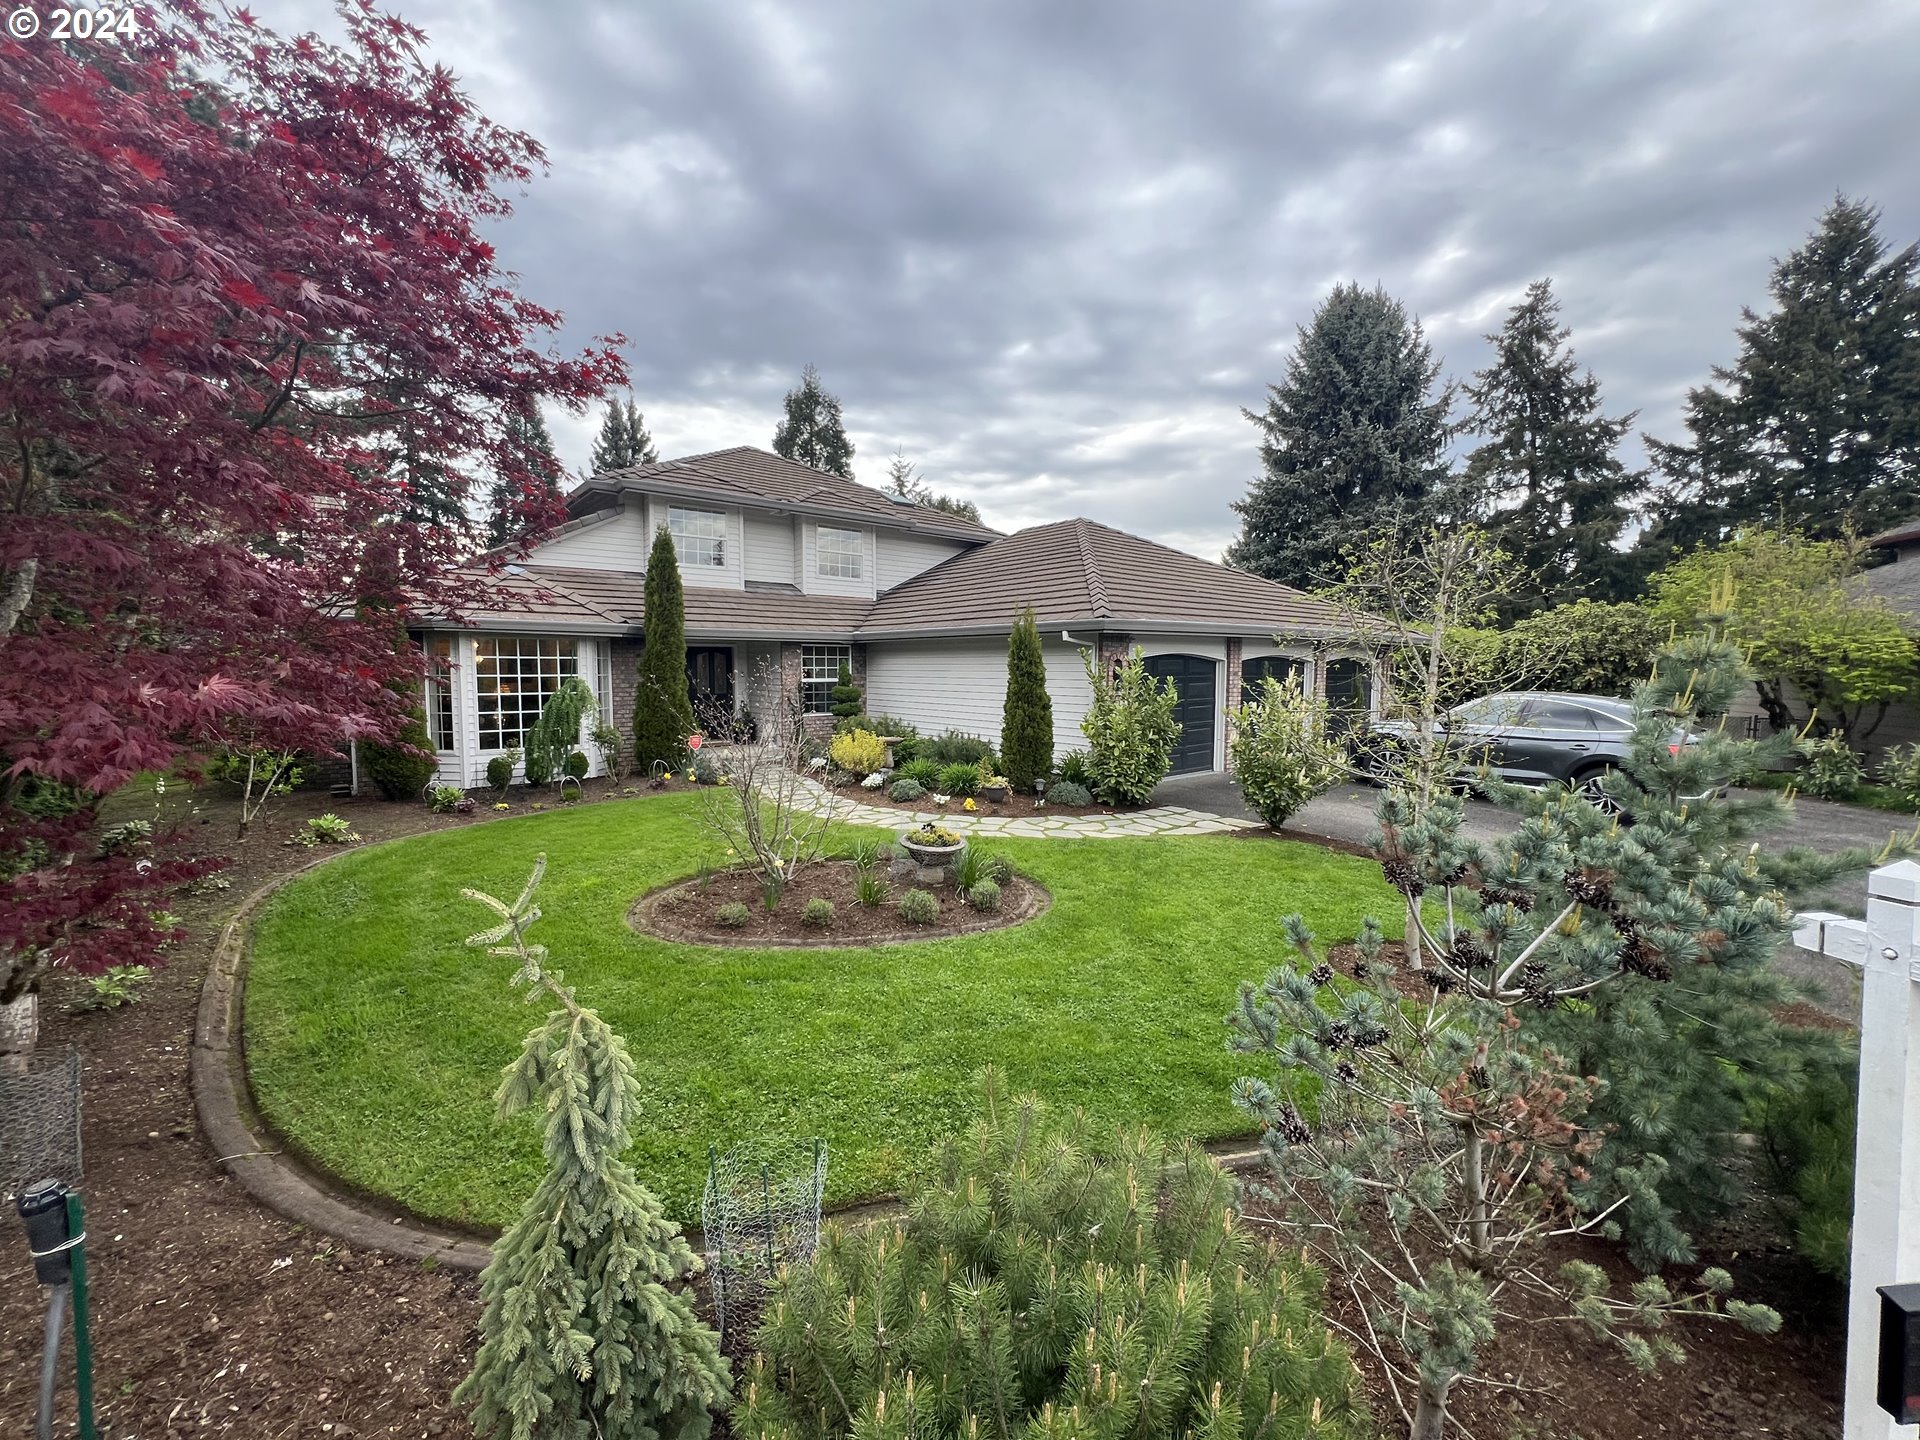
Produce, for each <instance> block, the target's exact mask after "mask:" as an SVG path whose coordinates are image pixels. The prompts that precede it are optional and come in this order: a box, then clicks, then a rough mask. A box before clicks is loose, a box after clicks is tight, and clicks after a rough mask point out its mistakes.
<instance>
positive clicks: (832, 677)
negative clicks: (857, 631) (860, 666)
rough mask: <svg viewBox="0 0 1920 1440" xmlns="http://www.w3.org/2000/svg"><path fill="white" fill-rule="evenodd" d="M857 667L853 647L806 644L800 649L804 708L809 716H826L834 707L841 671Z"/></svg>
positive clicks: (801, 697) (801, 699)
mask: <svg viewBox="0 0 1920 1440" xmlns="http://www.w3.org/2000/svg"><path fill="white" fill-rule="evenodd" d="M842 667H845V668H847V669H849V670H850V669H852V668H853V647H852V646H851V645H802V646H801V647H800V709H801V710H802V711H803V712H804V713H806V714H808V715H825V714H827V713H828V712H829V711H830V710H832V708H833V687H834V686H836V685H838V684H839V683H840V671H841V668H842Z"/></svg>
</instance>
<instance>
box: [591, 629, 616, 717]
mask: <svg viewBox="0 0 1920 1440" xmlns="http://www.w3.org/2000/svg"><path fill="white" fill-rule="evenodd" d="M593 655H594V666H593V703H594V706H595V709H596V715H597V718H596V719H595V721H594V723H595V724H596V725H611V724H613V646H611V645H609V644H608V643H607V642H606V641H605V640H602V641H601V642H600V643H599V644H597V645H595V646H594V647H593Z"/></svg>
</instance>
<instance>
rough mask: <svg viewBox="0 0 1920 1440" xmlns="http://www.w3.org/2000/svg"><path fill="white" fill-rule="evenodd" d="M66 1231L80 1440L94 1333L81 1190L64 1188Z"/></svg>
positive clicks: (90, 1432) (88, 1424) (89, 1399)
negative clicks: (70, 1245)
mask: <svg viewBox="0 0 1920 1440" xmlns="http://www.w3.org/2000/svg"><path fill="white" fill-rule="evenodd" d="M67 1233H68V1234H69V1235H72V1236H73V1237H74V1241H73V1393H74V1398H75V1400H76V1401H77V1403H78V1407H79V1410H80V1434H81V1437H82V1440H95V1437H94V1429H93V1333H92V1331H91V1330H90V1329H89V1328H88V1325H87V1219H86V1214H85V1212H84V1211H83V1210H82V1209H81V1206H80V1192H79V1191H78V1190H69V1191H67Z"/></svg>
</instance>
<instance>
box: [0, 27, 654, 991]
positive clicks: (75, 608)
mask: <svg viewBox="0 0 1920 1440" xmlns="http://www.w3.org/2000/svg"><path fill="white" fill-rule="evenodd" d="M342 15H343V17H344V20H345V22H346V26H347V32H348V39H347V41H346V43H344V44H343V45H333V44H329V43H327V42H324V41H322V40H320V39H318V38H315V37H313V36H297V37H291V38H287V37H282V36H278V35H275V34H273V33H271V32H269V31H267V30H265V29H263V28H261V27H260V26H259V25H258V24H257V23H256V22H255V21H254V19H253V18H252V17H251V16H250V15H248V13H247V12H245V11H244V10H242V11H237V12H227V11H220V10H211V9H208V8H206V7H203V6H200V5H197V4H192V3H187V4H177V3H176V4H175V5H173V6H171V7H169V9H168V11H167V12H166V13H162V12H161V10H160V9H159V7H154V8H153V9H145V8H143V12H142V25H143V27H144V28H143V29H142V30H141V32H140V33H139V34H138V35H137V37H135V38H134V39H131V40H116V41H113V42H108V41H96V42H94V43H93V44H92V45H91V46H90V47H74V48H65V47H62V46H61V45H59V44H55V43H49V42H47V41H45V40H34V41H27V42H15V41H10V40H6V39H5V38H4V37H0V476H3V477H4V478H3V479H0V777H3V778H0V885H4V890H3V891H0V1001H3V1000H8V999H11V998H13V996H15V995H17V994H19V993H21V992H22V991H24V990H26V989H28V988H30V987H31V986H32V985H33V983H34V981H35V979H36V977H37V975H38V973H39V970H40V969H41V967H43V966H44V965H45V964H47V963H61V964H68V965H72V966H74V967H76V968H80V969H89V968H94V967H97V966H99V965H102V964H105V963H108V962H110V961H127V960H136V959H141V958H144V954H143V953H142V952H143V951H144V950H147V949H150V947H151V944H152V942H153V941H155V940H156V939H157V938H158V935H157V932H156V931H154V929H153V927H152V926H151V925H150V924H149V923H148V920H147V909H148V907H147V905H146V904H145V903H143V902H142V900H141V898H140V894H139V892H140V891H141V890H142V889H150V888H151V887H154V886H157V885H162V884H167V883H176V882H177V881H178V880H179V878H181V876H182V875H184V874H186V873H189V871H188V870H187V869H184V868H182V867H183V864H184V862H180V861H173V862H166V861H164V859H161V860H156V858H155V856H154V855H153V854H151V853H149V854H147V855H145V856H140V855H138V854H119V855H114V856H106V857H102V856H100V855H99V854H98V853H97V851H96V847H95V844H94V842H93V841H92V840H91V839H90V838H89V836H88V829H89V822H90V819H91V817H90V816H89V815H88V814H87V813H86V812H85V811H84V810H83V811H82V812H80V813H79V814H76V815H67V816H57V815H56V816H47V815H45V814H44V813H43V814H42V815H41V816H40V818H35V816H34V815H32V814H29V813H27V808H26V800H27V798H28V794H27V792H28V790H29V789H31V788H32V787H33V786H35V785H36V784H42V785H43V784H44V783H45V782H59V783H60V784H62V785H68V786H74V787H78V788H79V790H80V791H81V792H82V796H83V798H88V797H99V796H102V795H105V794H107V793H110V792H111V791H113V790H114V789H115V788H116V787H118V786H121V785H123V784H125V783H126V782H127V781H128V780H129V778H130V777H132V776H134V775H135V774H136V773H138V772H140V771H143V770H157V769H164V768H166V767H168V766H170V765H172V764H174V763H176V762H177V761H178V760H179V758H180V757H181V754H182V751H183V748H184V747H189V746H193V745H196V744H204V743H207V742H216V743H218V742H222V741H225V740H228V739H232V738H234V737H235V736H238V735H247V736H251V737H257V738H260V739H262V740H264V741H268V742H270V743H273V744H276V745H283V746H297V747H300V748H304V749H307V750H312V751H316V752H323V753H333V752H337V751H339V750H340V749H341V748H342V747H343V746H344V745H345V743H346V742H347V740H348V739H350V738H351V737H355V736H388V737H390V736H392V735H393V734H394V733H395V732H396V731H397V729H398V726H399V723H400V721H401V719H402V715H403V711H404V709H405V708H406V706H407V704H408V703H409V702H408V701H407V700H406V698H404V696H403V694H402V693H401V690H404V689H405V688H406V687H404V686H402V687H400V689H399V690H396V689H395V688H391V684H392V682H396V681H399V680H401V679H404V678H405V677H408V676H410V675H417V674H418V673H419V670H418V666H419V663H420V662H419V659H418V657H417V656H415V655H413V654H411V653H410V652H408V651H407V649H406V647H404V646H403V645H397V644H396V639H397V633H398V630H397V623H396V617H399V619H400V620H404V617H405V614H406V612H407V611H408V609H409V608H410V607H420V606H424V605H438V606H439V607H440V608H443V609H446V608H453V609H457V604H456V597H454V596H452V595H451V594H450V593H448V592H449V587H450V583H451V582H450V580H449V578H448V577H447V571H448V567H449V566H450V565H452V564H453V563H454V562H456V561H458V560H460V559H461V558H462V557H464V556H468V555H471V553H472V551H473V549H474V548H475V546H474V544H473V540H474V536H473V533H472V532H471V530H470V528H469V524H468V520H467V516H466V502H467V499H468V496H469V495H470V494H472V493H474V492H475V491H476V490H477V489H479V488H481V487H491V486H493V485H494V484H496V483H499V482H504V483H505V484H506V485H507V486H509V487H510V488H511V489H512V490H515V491H518V492H519V493H520V494H522V495H524V496H525V497H526V514H525V517H524V518H525V520H526V522H527V524H528V526H529V528H531V529H534V530H537V529H538V528H539V526H540V524H541V523H542V522H543V521H550V520H551V519H552V518H554V517H552V516H551V515H550V514H547V513H546V509H547V507H551V506H552V505H553V501H552V500H551V499H550V498H547V491H546V487H545V485H544V483H543V482H542V480H541V477H538V476H535V475H533V474H532V473H530V472H529V470H528V468H527V465H526V462H525V459H524V453H523V451H522V450H520V449H519V448H518V447H516V446H515V445H513V444H512V443H511V440H510V436H509V433H508V420H509V418H510V417H512V416H515V415H520V416H525V415H527V414H529V413H531V407H533V406H534V405H535V403H536V402H537V401H538V400H539V399H541V398H547V399H551V400H555V401H558V402H560V403H563V404H566V405H569V406H573V407H578V406H580V405H583V404H585V403H586V402H587V401H589V400H591V399H592V398H594V397H596V396H598V395H600V394H601V393H602V392H603V391H605V390H607V389H609V388H612V387H619V386H623V385H624V384H625V383H626V376H625V370H624V366H623V364H622V361H621V359H620V357H619V355H618V353H617V348H616V347H617V346H618V345H620V344H621V343H623V342H622V341H621V338H620V337H618V336H614V337H607V338H602V339H600V340H598V341H596V342H595V343H594V345H593V346H592V347H591V348H589V349H588V350H586V351H585V352H584V353H582V354H580V355H577V356H574V357H571V358H561V357H559V356H557V355H556V354H554V353H553V352H552V350H551V349H550V348H549V340H548V336H549V333H550V332H551V331H553V330H554V329H555V328H556V327H557V326H558V325H559V323H560V316H559V315H557V314H556V313H555V312H553V311H551V310H548V309H545V308H543V307H541V306H539V305H536V304H534V303H532V302H531V301H529V300H527V299H524V298H523V297H522V296H520V295H519V294H518V293H517V291H516V289H515V285H514V279H515V277H513V276H512V275H510V274H508V273H506V272H504V271H502V270H501V268H500V267H499V265H498V263H497V261H496V259H495V255H494V252H493V249H492V247H491V246H490V245H489V244H488V243H487V242H486V241H485V240H484V239H483V238H482V233H481V232H482V230H483V228H484V227H485V225H486V224H487V223H488V222H490V221H492V220H494V219H496V218H497V217H500V216H502V215H504V214H506V213H507V210H508V204H507V201H506V199H505V198H503V196H502V194H501V191H502V189H503V188H504V187H512V186H516V185H519V184H521V183H523V182H525V181H527V180H528V179H530V178H531V177H532V176H533V175H534V173H535V172H536V171H537V170H538V169H539V168H540V167H541V164H542V156H541V151H540V149H539V147H538V146H537V145H536V144H535V143H534V141H532V140H531V139H529V138H528V137H527V136H525V135H522V134H519V133H516V132H514V131H511V130H508V129H504V128H502V127H501V126H499V125H497V124H494V123H493V122H491V121H489V120H488V119H487V118H486V117H485V116H484V115H481V114H480V113H479V112H478V111H477V110H476V109H475V108H474V106H473V104H472V102H471V101H470V100H469V99H468V98H467V97H466V96H465V95H464V94H463V93H462V92H461V90H460V88H459V86H458V84H457V83H456V81H455V79H454V77H453V76H452V75H450V74H449V73H448V72H447V71H446V70H444V69H442V68H438V67H435V66H432V65H430V64H429V63H427V61H426V60H425V59H424V58H423V53H422V52H423V46H424V40H425V37H424V36H423V35H422V34H421V32H420V31H418V30H417V29H415V28H414V27H412V26H409V25H406V24H404V23H403V22H401V21H399V20H397V19H394V18H392V17H389V16H384V15H381V14H379V13H377V12H376V11H375V10H374V9H373V7H372V5H371V4H369V3H360V4H351V5H346V6H343V8H342ZM463 584H464V586H465V590H464V593H463V595H462V596H460V597H458V598H464V599H466V600H468V601H471V599H472V588H471V587H472V581H471V577H470V576H469V577H468V578H467V579H466V580H465V581H464V582H463ZM32 777H41V779H40V780H39V781H35V780H34V779H33V778H32Z"/></svg>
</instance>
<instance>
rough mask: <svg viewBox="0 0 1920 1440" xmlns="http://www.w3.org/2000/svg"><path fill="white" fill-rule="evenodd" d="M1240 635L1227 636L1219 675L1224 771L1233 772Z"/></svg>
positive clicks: (1238, 705) (1238, 689) (1238, 701)
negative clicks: (1222, 701) (1223, 704)
mask: <svg viewBox="0 0 1920 1440" xmlns="http://www.w3.org/2000/svg"><path fill="white" fill-rule="evenodd" d="M1240 651H1241V643H1240V637H1239V636H1237V635H1232V636H1229V637H1228V638H1227V665H1226V671H1227V673H1226V674H1225V675H1223V676H1221V677H1220V680H1221V685H1220V688H1221V689H1222V690H1224V691H1225V692H1226V697H1227V698H1226V708H1225V709H1224V710H1223V711H1222V712H1221V715H1220V723H1221V725H1223V726H1224V727H1225V728H1226V736H1227V752H1226V753H1227V758H1226V767H1225V768H1226V772H1227V774H1229V775H1231V774H1232V773H1233V712H1234V711H1236V710H1238V709H1239V708H1240Z"/></svg>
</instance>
